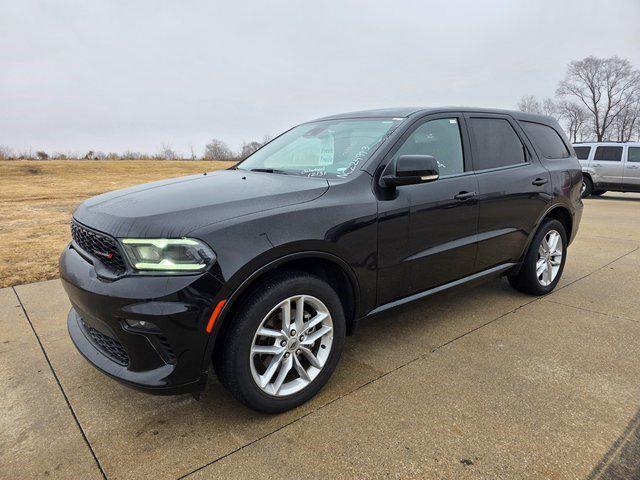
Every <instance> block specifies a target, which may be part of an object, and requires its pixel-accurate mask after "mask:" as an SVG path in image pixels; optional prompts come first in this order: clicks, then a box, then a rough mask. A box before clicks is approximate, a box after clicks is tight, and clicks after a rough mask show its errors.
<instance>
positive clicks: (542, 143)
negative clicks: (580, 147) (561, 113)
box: [520, 121, 571, 158]
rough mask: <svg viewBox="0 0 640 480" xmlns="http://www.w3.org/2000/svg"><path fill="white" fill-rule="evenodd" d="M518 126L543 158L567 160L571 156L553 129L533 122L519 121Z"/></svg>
mask: <svg viewBox="0 0 640 480" xmlns="http://www.w3.org/2000/svg"><path fill="white" fill-rule="evenodd" d="M520 124H521V125H522V128H524V131H525V132H526V133H527V135H528V136H529V138H530V139H531V140H532V141H533V144H534V145H536V146H537V147H538V148H539V149H540V151H541V152H542V155H543V156H544V157H545V158H567V157H570V156H571V153H569V149H568V148H567V146H566V145H565V143H564V141H563V140H562V138H561V137H560V135H559V134H558V132H556V131H555V130H554V129H553V128H551V127H549V126H547V125H542V124H541V123H534V122H525V121H521V122H520Z"/></svg>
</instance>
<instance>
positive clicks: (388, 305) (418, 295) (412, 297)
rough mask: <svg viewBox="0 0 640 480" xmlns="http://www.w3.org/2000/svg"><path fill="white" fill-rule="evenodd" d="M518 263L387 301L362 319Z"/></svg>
mask: <svg viewBox="0 0 640 480" xmlns="http://www.w3.org/2000/svg"><path fill="white" fill-rule="evenodd" d="M517 265H518V264H517V263H503V264H502V265H497V266H495V267H491V268H489V269H487V270H483V271H481V272H478V273H474V274H473V275H469V276H468V277H464V278H461V279H459V280H455V281H453V282H449V283H445V284H444V285H440V286H438V287H434V288H430V289H429V290H424V291H422V292H418V293H414V294H413V295H409V296H408V297H404V298H401V299H399V300H394V301H393V302H389V303H385V304H384V305H380V306H379V307H377V308H375V309H373V310H371V311H370V312H369V313H368V314H367V315H365V316H364V317H363V318H362V320H364V319H365V318H367V317H372V316H374V315H378V314H379V313H382V312H384V311H386V310H390V309H392V308H396V307H400V306H402V305H405V304H407V303H410V302H413V301H414V300H419V299H421V298H425V297H428V296H429V295H433V294H435V293H439V292H442V291H444V290H448V289H450V288H454V287H458V286H460V285H465V284H467V283H472V282H474V281H478V280H483V279H485V278H488V277H492V276H499V274H501V273H503V272H505V271H506V270H509V269H511V268H513V267H515V266H517Z"/></svg>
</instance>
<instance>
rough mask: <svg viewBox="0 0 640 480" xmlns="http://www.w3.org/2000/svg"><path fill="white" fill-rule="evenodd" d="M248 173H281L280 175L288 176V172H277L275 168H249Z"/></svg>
mask: <svg viewBox="0 0 640 480" xmlns="http://www.w3.org/2000/svg"><path fill="white" fill-rule="evenodd" d="M249 171H250V172H264V173H281V174H282V175H289V172H285V171H284V170H278V169H277V168H250V169H249Z"/></svg>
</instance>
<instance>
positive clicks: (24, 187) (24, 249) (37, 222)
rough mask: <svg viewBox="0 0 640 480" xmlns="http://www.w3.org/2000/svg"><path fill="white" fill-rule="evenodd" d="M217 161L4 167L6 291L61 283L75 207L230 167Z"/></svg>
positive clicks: (0, 278) (1, 267) (0, 221)
mask: <svg viewBox="0 0 640 480" xmlns="http://www.w3.org/2000/svg"><path fill="white" fill-rule="evenodd" d="M230 165H231V163H228V162H211V161H182V160H179V161H168V160H139V161H108V160H99V161H90V160H45V161H36V160H16V161H0V245H1V246H2V247H1V248H0V287H8V286H11V285H17V284H21V283H28V282H35V281H37V280H46V279H50V278H55V277H56V276H57V275H58V256H59V254H60V252H61V251H62V249H63V248H64V246H65V244H66V243H67V242H68V241H69V237H70V233H69V221H70V219H71V214H72V212H73V210H74V209H75V207H76V206H77V205H78V204H79V203H80V202H82V201H83V200H85V199H86V198H88V197H91V196H94V195H97V194H99V193H103V192H107V191H109V190H115V189H118V188H124V187H128V186H131V185H135V184H138V183H144V182H151V181H154V180H160V179H163V178H171V177H178V176H182V175H189V174H193V173H199V172H205V171H212V170H217V169H220V168H226V167H228V166H230Z"/></svg>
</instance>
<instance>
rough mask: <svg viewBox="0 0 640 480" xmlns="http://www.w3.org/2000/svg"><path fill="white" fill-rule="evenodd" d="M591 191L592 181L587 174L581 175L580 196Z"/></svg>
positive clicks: (586, 195)
mask: <svg viewBox="0 0 640 480" xmlns="http://www.w3.org/2000/svg"><path fill="white" fill-rule="evenodd" d="M592 192H593V182H592V181H591V177H589V175H582V193H581V195H582V198H586V197H588V196H589V195H591V193H592Z"/></svg>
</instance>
